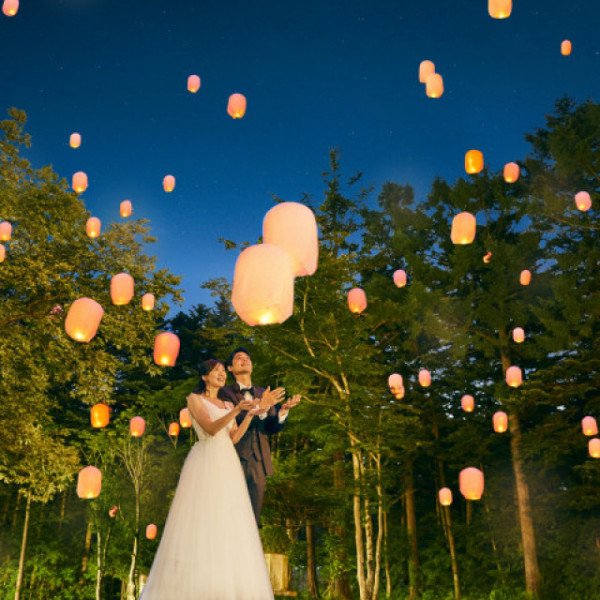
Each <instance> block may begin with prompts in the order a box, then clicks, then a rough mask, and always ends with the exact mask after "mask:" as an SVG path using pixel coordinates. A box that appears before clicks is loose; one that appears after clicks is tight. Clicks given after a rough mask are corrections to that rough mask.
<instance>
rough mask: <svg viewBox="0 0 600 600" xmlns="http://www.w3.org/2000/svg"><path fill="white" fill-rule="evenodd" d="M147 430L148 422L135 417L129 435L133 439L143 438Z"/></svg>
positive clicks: (130, 424) (131, 420)
mask: <svg viewBox="0 0 600 600" xmlns="http://www.w3.org/2000/svg"><path fill="white" fill-rule="evenodd" d="M145 430H146V421H144V419H142V417H133V418H132V419H130V421H129V433H130V434H131V435H132V436H133V437H142V436H143V435H144V431H145Z"/></svg>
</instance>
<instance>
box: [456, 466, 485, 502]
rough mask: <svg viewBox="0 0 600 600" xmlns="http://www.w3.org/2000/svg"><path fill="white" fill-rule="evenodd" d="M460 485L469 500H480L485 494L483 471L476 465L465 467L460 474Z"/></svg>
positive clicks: (462, 492) (461, 491)
mask: <svg viewBox="0 0 600 600" xmlns="http://www.w3.org/2000/svg"><path fill="white" fill-rule="evenodd" d="M458 485H459V487H460V493H461V494H462V495H463V496H464V497H465V498H466V499H467V500H479V499H480V498H481V495H482V494H483V473H482V472H481V471H480V470H479V469H476V468H475V467H468V468H466V469H463V470H462V471H461V472H460V473H459V475H458Z"/></svg>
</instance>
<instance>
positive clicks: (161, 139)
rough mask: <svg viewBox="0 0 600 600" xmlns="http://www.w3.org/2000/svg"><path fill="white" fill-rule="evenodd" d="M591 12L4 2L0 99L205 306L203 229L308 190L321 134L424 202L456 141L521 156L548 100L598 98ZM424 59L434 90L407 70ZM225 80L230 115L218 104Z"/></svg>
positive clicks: (545, 5)
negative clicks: (499, 13)
mask: <svg viewBox="0 0 600 600" xmlns="http://www.w3.org/2000/svg"><path fill="white" fill-rule="evenodd" d="M599 14H600V7H599V4H598V2H597V0H571V1H569V2H566V1H558V0H545V1H543V0H513V12H512V15H511V17H510V18H508V19H505V20H495V19H492V18H490V17H489V16H488V13H487V0H452V1H450V0H444V1H442V0H435V1H426V0H413V1H412V2H407V1H401V0H396V1H394V2H391V1H383V0H370V1H368V2H367V1H366V0H361V1H358V0H343V1H342V0H339V1H338V0H335V1H333V0H319V1H316V0H307V1H306V0H305V1H304V2H289V1H287V0H282V1H280V2H275V1H273V0H269V1H267V0H255V1H253V2H249V1H248V0H241V1H231V0H230V1H227V2H223V1H219V2H210V1H207V0H170V1H166V0H165V1H164V2H159V1H156V0H143V1H142V0H21V5H20V9H19V12H18V14H17V15H16V16H15V17H12V18H8V17H5V16H4V15H2V14H0V44H1V46H2V60H1V61H0V81H1V88H0V89H1V97H2V102H1V106H0V107H1V108H2V114H3V115H5V114H6V113H5V111H6V109H7V108H8V107H10V106H16V107H18V108H20V109H23V110H25V111H26V112H27V114H28V117H29V123H28V126H27V130H28V131H29V133H31V134H32V137H33V146H32V148H31V149H29V150H28V151H27V152H26V157H27V158H28V159H29V160H30V161H31V162H32V163H33V165H34V166H35V167H40V166H42V165H45V164H52V165H53V167H54V169H55V170H56V171H57V172H58V173H59V175H60V176H61V177H64V178H66V179H67V181H68V182H69V183H70V181H71V176H72V174H73V173H74V172H76V171H79V170H83V171H85V172H86V173H87V174H88V177H89V187H88V190H87V192H86V193H85V194H84V195H83V197H84V199H85V203H86V206H87V208H88V210H90V211H91V212H92V214H93V215H94V216H97V217H99V218H100V219H102V222H103V226H104V225H105V224H107V223H108V222H110V221H115V220H119V219H120V217H119V203H120V202H121V201H122V200H125V199H129V200H131V201H132V203H133V207H134V216H135V217H145V218H148V219H150V221H151V227H152V234H153V235H155V236H156V237H158V243H157V244H155V245H153V246H151V247H150V248H149V249H148V251H149V253H150V254H155V255H156V256H157V257H158V261H159V266H160V267H167V268H169V269H170V270H171V271H172V272H174V273H176V274H180V275H184V279H183V283H182V287H183V289H185V290H186V292H185V304H184V307H183V309H184V310H188V309H190V308H191V307H192V305H194V304H197V303H199V302H202V303H210V297H209V295H208V292H206V291H204V290H201V289H200V285H201V284H202V283H203V282H205V281H206V280H207V279H209V278H212V277H226V278H227V279H231V277H232V276H233V268H234V265H235V260H236V258H237V253H236V252H235V251H226V250H225V249H224V247H223V246H222V245H221V244H219V242H218V239H219V238H221V237H224V238H227V239H233V240H235V241H239V242H241V241H250V242H256V240H257V239H258V237H259V236H260V235H261V226H262V218H263V216H264V213H265V212H266V211H267V210H268V209H269V208H270V207H271V206H272V204H273V201H272V198H271V194H272V193H273V194H276V195H277V196H279V197H282V198H283V199H285V200H290V201H299V200H301V196H302V193H303V192H306V193H309V194H311V195H313V197H314V198H315V200H320V198H322V192H323V189H324V184H323V180H322V176H321V174H322V172H323V171H325V170H326V169H327V167H328V157H327V154H328V151H329V149H330V148H331V147H338V148H339V149H340V151H341V156H342V160H341V167H342V171H343V173H344V175H345V176H347V177H350V176H351V175H353V174H354V173H355V172H356V171H359V170H360V171H362V172H363V174H364V176H363V177H364V179H363V183H364V184H370V183H373V184H374V185H375V193H374V195H373V199H375V197H376V195H377V193H378V191H379V189H380V186H381V184H382V183H384V182H385V181H386V180H392V181H396V182H398V183H402V184H404V183H409V184H411V185H412V186H413V187H414V188H415V191H416V194H417V198H418V199H424V198H425V195H426V194H427V192H428V190H429V186H430V184H431V181H432V179H433V178H434V177H435V176H436V175H441V176H442V177H444V178H446V179H448V180H449V181H454V180H455V179H456V178H457V177H459V176H462V175H463V174H464V155H465V152H466V151H467V150H469V149H471V148H477V149H479V150H481V151H482V152H483V153H484V156H485V161H486V164H488V165H489V166H490V167H491V168H492V169H494V170H496V169H500V168H501V167H502V166H503V165H504V164H505V163H506V162H509V161H513V160H517V159H520V158H523V157H524V155H525V154H526V153H527V152H528V146H527V144H526V143H525V141H524V139H523V136H524V134H525V133H526V132H528V131H532V130H533V128H535V127H537V126H541V125H543V123H544V115H545V114H547V113H549V112H551V111H552V110H553V106H554V103H555V101H556V100H557V99H558V98H559V97H561V96H563V95H564V94H567V95H569V96H571V97H573V98H575V99H576V100H578V101H584V100H586V99H587V98H591V99H592V100H594V101H598V100H599V99H600V68H599V67H600V36H599V31H600V18H599ZM564 39H570V40H571V41H572V43H573V52H572V54H571V56H569V57H563V56H561V54H560V43H561V41H562V40H564ZM425 59H429V60H432V61H433V62H434V63H435V65H436V71H437V72H439V73H441V74H442V76H443V77H444V86H445V92H444V95H443V96H442V98H440V99H430V98H427V97H426V96H425V90H424V86H423V85H422V84H420V83H419V81H418V68H419V63H420V62H421V61H422V60H425ZM190 74H197V75H199V76H200V78H201V80H202V86H201V88H200V91H199V92H198V93H197V94H191V93H189V92H188V91H187V88H186V83H187V77H188V75H190ZM234 92H239V93H242V94H244V95H245V96H246V97H247V100H248V108H247V112H246V116H245V117H244V118H243V119H241V120H233V119H232V118H231V117H229V116H228V115H227V112H226V108H227V99H228V97H229V95H230V94H232V93H234ZM3 118H4V117H3ZM75 131H76V132H79V133H81V135H82V138H83V142H82V145H81V147H80V148H79V149H76V150H74V149H71V148H70V147H69V135H70V134H71V133H72V132H75ZM167 174H172V175H174V176H175V177H176V179H177V185H176V188H175V191H174V192H172V193H170V194H167V193H165V192H164V191H163V189H162V180H163V177H164V176H165V175H167ZM0 217H1V215H0ZM175 310H177V309H175Z"/></svg>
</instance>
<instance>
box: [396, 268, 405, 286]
mask: <svg viewBox="0 0 600 600" xmlns="http://www.w3.org/2000/svg"><path fill="white" fill-rule="evenodd" d="M394 283H395V284H396V287H399V288H401V287H404V286H405V285H406V272H405V271H403V270H402V269H398V270H397V271H394Z"/></svg>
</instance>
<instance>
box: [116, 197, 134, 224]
mask: <svg viewBox="0 0 600 600" xmlns="http://www.w3.org/2000/svg"><path fill="white" fill-rule="evenodd" d="M131 210H132V207H131V201H130V200H123V202H121V204H119V213H120V215H121V216H122V217H123V218H124V219H125V218H127V217H130V216H131Z"/></svg>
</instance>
